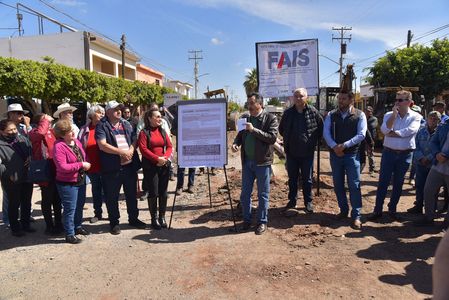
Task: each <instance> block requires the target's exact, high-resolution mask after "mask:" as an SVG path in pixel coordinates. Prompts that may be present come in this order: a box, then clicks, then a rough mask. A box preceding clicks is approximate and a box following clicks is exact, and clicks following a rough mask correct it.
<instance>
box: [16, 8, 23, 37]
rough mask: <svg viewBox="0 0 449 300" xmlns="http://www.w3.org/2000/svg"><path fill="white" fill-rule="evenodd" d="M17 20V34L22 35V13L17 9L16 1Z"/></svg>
mask: <svg viewBox="0 0 449 300" xmlns="http://www.w3.org/2000/svg"><path fill="white" fill-rule="evenodd" d="M16 16H17V22H18V23H19V27H18V29H19V36H22V33H23V30H22V20H23V15H22V14H21V13H20V10H19V3H17V14H16Z"/></svg>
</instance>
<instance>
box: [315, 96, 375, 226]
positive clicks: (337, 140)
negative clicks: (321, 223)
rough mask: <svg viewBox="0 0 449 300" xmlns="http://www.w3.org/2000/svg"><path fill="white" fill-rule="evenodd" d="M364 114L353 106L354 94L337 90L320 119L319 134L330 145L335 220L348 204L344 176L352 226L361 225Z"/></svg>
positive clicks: (345, 214)
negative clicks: (336, 210)
mask: <svg viewBox="0 0 449 300" xmlns="http://www.w3.org/2000/svg"><path fill="white" fill-rule="evenodd" d="M366 127H367V125H366V116H365V114H364V113H363V111H361V110H358V109H357V108H355V107H354V94H353V93H352V92H351V91H346V90H341V91H340V93H339V94H338V108H336V109H334V110H332V111H330V112H329V114H328V115H327V116H326V119H325V121H324V130H323V136H324V139H325V140H326V143H327V145H328V146H329V148H330V163H331V168H332V178H333V181H334V191H335V194H336V196H337V202H338V207H339V208H340V213H339V214H338V215H337V219H338V220H343V219H347V218H348V214H349V205H348V198H347V196H346V188H345V177H346V178H347V183H348V188H349V201H350V202H351V206H352V211H351V218H352V226H353V227H354V228H355V229H361V228H362V222H361V220H360V217H361V214H360V213H361V210H362V192H361V189H360V158H359V153H358V152H359V147H360V143H361V142H362V141H363V140H364V139H365V134H366Z"/></svg>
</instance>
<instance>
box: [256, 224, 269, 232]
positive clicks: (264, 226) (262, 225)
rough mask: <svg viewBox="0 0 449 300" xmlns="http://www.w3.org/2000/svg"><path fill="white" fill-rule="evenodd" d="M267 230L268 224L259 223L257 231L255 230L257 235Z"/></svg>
mask: <svg viewBox="0 0 449 300" xmlns="http://www.w3.org/2000/svg"><path fill="white" fill-rule="evenodd" d="M266 230H267V224H263V223H262V224H259V225H257V227H256V231H255V234H257V235H261V234H263V233H264V232H265V231H266Z"/></svg>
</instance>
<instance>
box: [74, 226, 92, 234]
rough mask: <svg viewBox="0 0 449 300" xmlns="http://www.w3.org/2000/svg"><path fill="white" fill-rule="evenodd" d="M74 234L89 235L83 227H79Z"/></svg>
mask: <svg viewBox="0 0 449 300" xmlns="http://www.w3.org/2000/svg"><path fill="white" fill-rule="evenodd" d="M75 234H76V235H79V234H80V235H90V232H89V231H87V229H85V228H83V227H79V228H77V229H76V230H75Z"/></svg>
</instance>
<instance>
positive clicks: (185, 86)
mask: <svg viewBox="0 0 449 300" xmlns="http://www.w3.org/2000/svg"><path fill="white" fill-rule="evenodd" d="M164 86H166V87H169V88H171V89H173V90H174V91H175V92H177V93H179V94H181V95H182V96H187V98H188V99H190V98H191V95H190V91H191V90H192V88H193V86H192V85H191V84H190V83H187V82H181V81H178V80H169V81H167V82H165V84H164Z"/></svg>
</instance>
